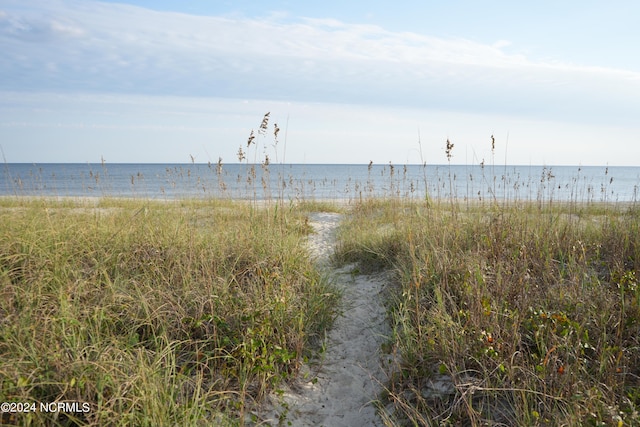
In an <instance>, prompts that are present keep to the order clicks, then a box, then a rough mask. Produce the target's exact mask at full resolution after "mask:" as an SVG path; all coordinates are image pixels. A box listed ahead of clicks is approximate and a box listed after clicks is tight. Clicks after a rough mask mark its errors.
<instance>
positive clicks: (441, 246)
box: [334, 199, 640, 426]
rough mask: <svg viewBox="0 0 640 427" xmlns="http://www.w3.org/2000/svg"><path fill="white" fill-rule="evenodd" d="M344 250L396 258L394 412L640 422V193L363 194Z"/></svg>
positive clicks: (383, 263) (398, 415)
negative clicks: (635, 196)
mask: <svg viewBox="0 0 640 427" xmlns="http://www.w3.org/2000/svg"><path fill="white" fill-rule="evenodd" d="M334 261H335V262H336V263H338V264H345V263H353V262H356V263H358V266H359V267H358V268H359V269H360V270H361V271H363V272H368V271H373V270H391V271H393V272H394V273H395V274H394V277H395V280H394V284H393V285H392V286H391V287H390V290H389V311H390V317H391V319H392V327H393V336H392V338H391V339H390V342H389V344H388V351H390V352H393V353H395V354H396V355H397V357H396V361H397V364H398V367H397V369H395V370H393V369H391V370H390V372H392V377H391V378H390V380H389V383H388V384H386V402H387V409H388V411H387V415H386V416H385V418H386V423H387V425H395V426H401V425H402V426H403V425H434V426H435V425H438V426H439V425H451V426H480V425H531V426H585V425H590V426H611V425H613V426H623V425H627V426H628V425H639V424H640V415H639V413H638V411H639V409H640V408H639V405H640V287H639V286H638V279H639V278H640V210H639V209H638V208H637V207H636V206H635V204H629V205H612V204H598V203H589V204H581V203H576V202H571V203H546V202H544V200H542V201H532V202H517V201H512V202H501V203H475V204H469V203H462V202H460V203H458V202H455V201H446V200H431V201H430V202H426V201H425V202H415V201H407V200H403V199H390V200H368V201H364V202H362V203H359V204H356V206H355V207H354V208H353V210H352V212H351V215H350V217H349V218H348V219H347V220H346V221H345V223H344V224H343V226H342V228H341V231H340V233H339V236H338V244H337V250H336V253H335V255H334Z"/></svg>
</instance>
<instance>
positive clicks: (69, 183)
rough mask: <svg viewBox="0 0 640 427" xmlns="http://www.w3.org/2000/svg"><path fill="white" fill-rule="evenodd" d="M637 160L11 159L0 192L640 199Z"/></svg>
mask: <svg viewBox="0 0 640 427" xmlns="http://www.w3.org/2000/svg"><path fill="white" fill-rule="evenodd" d="M639 187H640V167H616V166H614V167H607V166H513V165H392V164H372V165H367V164H357V165H356V164H353V165H347V164H270V165H262V164H255V165H253V164H244V163H242V164H237V163H234V164H216V163H213V164H199V163H195V164H145V163H138V164H123V163H104V164H92V163H55V164H54V163H43V164H26V163H6V164H4V166H3V167H2V172H1V173H0V195H1V196H40V197H130V198H149V199H180V198H229V199H251V200H265V199H280V200H359V199H362V198H367V197H403V198H412V199H424V198H425V196H428V197H430V198H442V199H452V198H453V199H457V200H479V201H482V200H523V201H527V200H528V201H534V200H545V201H554V200H558V201H577V202H635V201H636V200H638V196H639V195H638V191H639Z"/></svg>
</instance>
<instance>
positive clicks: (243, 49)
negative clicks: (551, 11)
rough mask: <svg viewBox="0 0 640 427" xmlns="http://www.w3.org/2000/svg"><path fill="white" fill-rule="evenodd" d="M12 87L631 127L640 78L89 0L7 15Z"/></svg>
mask: <svg viewBox="0 0 640 427" xmlns="http://www.w3.org/2000/svg"><path fill="white" fill-rule="evenodd" d="M0 42H1V43H2V44H3V46H4V48H3V50H4V55H3V58H2V59H0V73H1V74H2V75H3V78H2V79H1V82H0V89H3V90H8V91H39V90H40V91H73V92H99V93H131V94H146V95H179V96H210V97H218V98H240V99H242V98H247V99H256V98H257V99H274V100H286V101H307V102H327V103H345V104H373V105H385V106H403V107H413V108H429V109H446V110H450V111H460V112H472V111H483V112H489V113H500V114H515V115H527V116H533V117H539V118H544V119H553V118H561V119H562V120H569V121H576V122H580V121H588V122H593V120H602V121H605V122H607V123H610V122H612V121H613V122H620V123H630V122H631V121H632V120H635V117H632V116H635V114H633V113H634V112H637V108H636V100H637V99H639V98H640V74H638V73H635V72H632V71H626V70H616V69H609V68H605V67H588V66H580V65H574V64H565V63H557V62H543V61H536V60H533V59H530V58H528V57H527V56H525V55H524V54H522V53H518V52H517V47H515V46H513V45H511V44H510V43H509V42H508V41H505V40H499V41H496V42H495V43H493V44H482V43H478V42H475V41H471V40H467V39H456V38H448V39H445V38H437V37H431V36H428V35H424V34H417V33H410V32H392V31H388V30H385V29H384V28H381V27H378V26H374V25H355V24H347V23H344V22H340V21H337V20H329V19H310V18H294V17H288V16H286V15H276V16H272V17H267V18H264V19H249V18H236V19H233V18H228V17H215V16H212V17H205V16H190V15H185V14H179V13H171V12H155V11H150V10H146V9H142V8H138V7H134V6H128V5H119V4H107V3H99V2H93V1H84V0H83V1H78V0H57V1H51V0H46V1H42V0H39V1H38V0H36V1H32V2H29V3H28V4H26V5H25V4H23V3H22V2H9V4H8V6H7V7H6V8H5V10H3V11H1V12H0Z"/></svg>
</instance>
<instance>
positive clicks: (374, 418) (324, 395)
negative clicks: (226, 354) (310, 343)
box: [256, 213, 390, 427]
mask: <svg viewBox="0 0 640 427" xmlns="http://www.w3.org/2000/svg"><path fill="white" fill-rule="evenodd" d="M340 219H341V216H340V215H339V214H335V213H316V214H312V215H311V216H310V222H311V225H312V226H313V227H314V229H315V230H316V234H313V235H312V236H311V237H310V239H309V245H310V249H311V251H312V253H313V254H314V255H315V256H316V258H317V260H318V262H319V263H320V264H321V265H322V266H323V268H326V269H327V271H328V272H329V274H331V275H332V276H333V277H334V279H335V281H336V283H337V285H338V286H339V287H340V288H341V289H343V291H344V298H343V301H344V305H343V307H342V314H341V315H340V316H339V317H338V318H337V320H336V322H335V324H334V327H333V328H332V330H331V331H329V333H328V336H327V340H326V351H325V354H324V356H323V358H321V359H320V360H315V361H311V362H310V363H309V365H306V366H304V367H303V369H302V371H301V374H300V376H299V378H298V379H297V381H296V382H295V383H294V384H293V385H292V386H291V387H286V388H285V390H284V393H283V394H281V395H278V394H273V395H271V396H269V398H268V399H267V400H268V401H267V403H266V404H265V407H264V408H263V410H261V411H259V412H258V413H256V415H257V417H258V419H259V421H258V425H273V426H276V425H283V426H287V425H291V426H294V427H296V426H327V427H340V426H348V427H358V426H367V427H369V426H383V425H384V424H383V423H382V421H381V419H380V417H379V416H378V414H377V413H376V408H375V406H374V401H376V400H377V399H378V394H379V393H380V391H381V390H382V384H384V383H385V382H386V378H387V374H386V373H385V370H386V369H385V368H384V367H385V366H388V365H389V363H390V356H389V355H384V354H382V353H381V345H382V344H383V343H384V342H385V341H386V339H387V336H388V335H389V333H390V329H389V325H388V322H387V318H386V310H385V308H384V306H383V304H382V295H381V293H382V288H383V285H384V276H382V275H378V276H358V275H354V274H352V273H351V267H346V268H342V269H339V270H336V269H332V268H330V267H329V266H328V257H329V255H330V253H331V251H332V250H333V245H334V242H335V231H336V228H337V226H338V223H339V221H340Z"/></svg>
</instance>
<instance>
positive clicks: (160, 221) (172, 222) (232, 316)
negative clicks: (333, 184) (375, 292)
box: [0, 199, 338, 426]
mask: <svg viewBox="0 0 640 427" xmlns="http://www.w3.org/2000/svg"><path fill="white" fill-rule="evenodd" d="M1 203H2V207H1V208H0V230H2V231H1V232H0V293H1V295H0V357H1V358H2V364H1V365H0V401H14V402H57V401H62V402H64V401H67V402H72V401H77V402H87V403H89V405H90V411H89V412H87V413H82V412H80V413H66V414H62V413H49V414H47V413H42V412H36V413H29V414H8V413H5V414H3V415H2V423H5V424H6V423H15V424H18V425H64V426H71V425H101V426H102V425H137V426H144V425H148V426H158V425H209V424H210V423H211V422H212V420H216V421H215V422H216V423H221V424H225V423H227V424H232V425H233V424H239V423H241V422H242V421H243V419H244V418H245V413H246V410H247V407H248V406H250V405H252V404H253V403H254V402H255V401H258V400H259V399H260V398H261V397H262V396H263V395H264V394H265V393H266V392H267V391H268V390H270V389H272V388H273V387H275V386H276V385H277V384H279V383H280V382H281V381H285V380H287V379H288V378H290V377H291V376H292V375H295V373H296V372H297V370H298V367H299V365H300V363H301V361H302V360H303V359H304V358H305V357H306V356H307V355H308V354H309V351H310V348H311V347H310V346H311V344H312V343H313V342H314V340H317V339H318V337H320V336H323V331H324V329H325V328H327V327H328V326H329V325H330V324H331V322H332V319H333V316H334V307H335V302H336V300H337V298H338V295H337V294H336V292H335V290H334V289H333V287H332V286H331V284H330V283H328V282H327V281H326V279H324V278H323V277H322V276H321V275H320V274H319V273H318V272H317V271H316V269H315V267H314V266H313V263H312V261H311V260H310V259H309V257H308V254H307V251H306V248H305V247H304V245H303V242H304V239H305V236H306V234H307V233H309V232H310V231H311V230H310V228H309V226H308V225H307V222H306V216H305V215H304V212H303V211H302V210H298V209H297V208H295V207H294V206H292V205H291V206H287V207H282V206H279V205H277V204H270V205H268V206H265V207H261V208H256V207H255V206H252V205H251V204H234V203H229V202H220V201H190V200H183V201H176V202H164V203H162V202H158V203H154V202H150V201H143V200H130V201H123V200H107V199H102V200H100V201H99V202H88V201H84V202H83V201H75V202H73V201H65V202H55V201H51V200H31V201H30V200H26V199H13V200H3V201H2V202H1Z"/></svg>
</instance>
